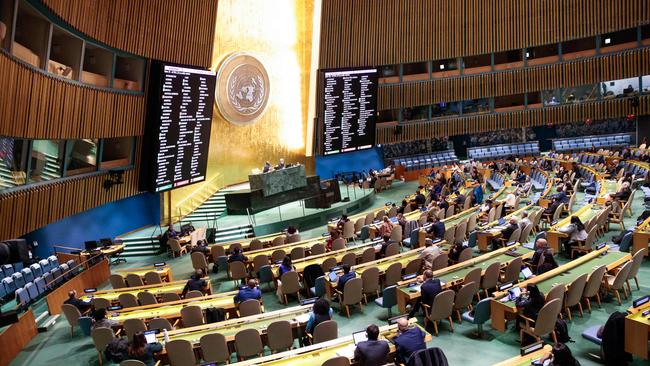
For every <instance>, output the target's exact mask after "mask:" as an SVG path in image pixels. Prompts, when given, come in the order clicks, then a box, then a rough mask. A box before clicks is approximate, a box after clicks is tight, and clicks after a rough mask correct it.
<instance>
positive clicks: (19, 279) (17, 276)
mask: <svg viewBox="0 0 650 366" xmlns="http://www.w3.org/2000/svg"><path fill="white" fill-rule="evenodd" d="M11 278H12V279H13V280H14V283H15V284H16V288H17V289H18V288H21V287H24V286H25V278H24V277H23V274H22V273H20V272H16V273H14V274H12V275H11Z"/></svg>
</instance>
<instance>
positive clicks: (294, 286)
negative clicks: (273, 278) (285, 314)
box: [280, 271, 300, 294]
mask: <svg viewBox="0 0 650 366" xmlns="http://www.w3.org/2000/svg"><path fill="white" fill-rule="evenodd" d="M280 281H281V282H282V292H284V293H285V294H294V293H296V292H298V291H300V276H298V273H297V272H295V271H291V272H285V273H283V274H282V276H281V277H280Z"/></svg>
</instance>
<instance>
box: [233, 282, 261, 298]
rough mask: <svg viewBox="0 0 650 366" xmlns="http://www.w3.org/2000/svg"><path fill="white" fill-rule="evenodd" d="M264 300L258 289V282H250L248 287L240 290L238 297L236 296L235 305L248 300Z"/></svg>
mask: <svg viewBox="0 0 650 366" xmlns="http://www.w3.org/2000/svg"><path fill="white" fill-rule="evenodd" d="M261 298H262V291H260V289H259V288H257V281H256V280H255V279H250V280H248V284H247V285H246V286H242V287H241V288H240V289H239V292H238V293H237V295H235V298H234V300H235V303H237V304H239V303H242V302H244V301H246V300H251V299H252V300H259V299H261Z"/></svg>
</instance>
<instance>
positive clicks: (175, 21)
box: [42, 0, 217, 67]
mask: <svg viewBox="0 0 650 366" xmlns="http://www.w3.org/2000/svg"><path fill="white" fill-rule="evenodd" d="M42 2H43V4H45V6H47V7H48V8H50V10H52V12H53V13H55V14H56V15H58V16H59V17H60V18H61V19H63V20H64V21H65V22H67V23H69V24H70V25H71V26H73V27H74V28H76V29H77V30H79V31H80V32H82V33H84V34H86V35H88V36H89V37H91V38H94V39H96V40H98V41H100V42H103V43H105V44H107V45H109V46H112V47H115V48H117V49H120V50H125V51H128V52H131V53H134V54H137V55H142V56H146V57H149V58H154V59H158V60H164V61H170V62H177V63H183V64H190V65H196V66H203V67H210V66H211V59H212V47H213V44H214V36H215V22H216V20H217V0H138V1H133V0H42Z"/></svg>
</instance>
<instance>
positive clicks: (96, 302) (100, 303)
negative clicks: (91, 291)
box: [92, 297, 111, 309]
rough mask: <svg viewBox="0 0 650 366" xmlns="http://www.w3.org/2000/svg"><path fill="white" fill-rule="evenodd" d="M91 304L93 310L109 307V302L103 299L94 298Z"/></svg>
mask: <svg viewBox="0 0 650 366" xmlns="http://www.w3.org/2000/svg"><path fill="white" fill-rule="evenodd" d="M92 303H93V306H94V307H95V309H106V308H107V307H109V306H111V301H110V300H108V299H105V298H103V297H94V298H93V301H92Z"/></svg>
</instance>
